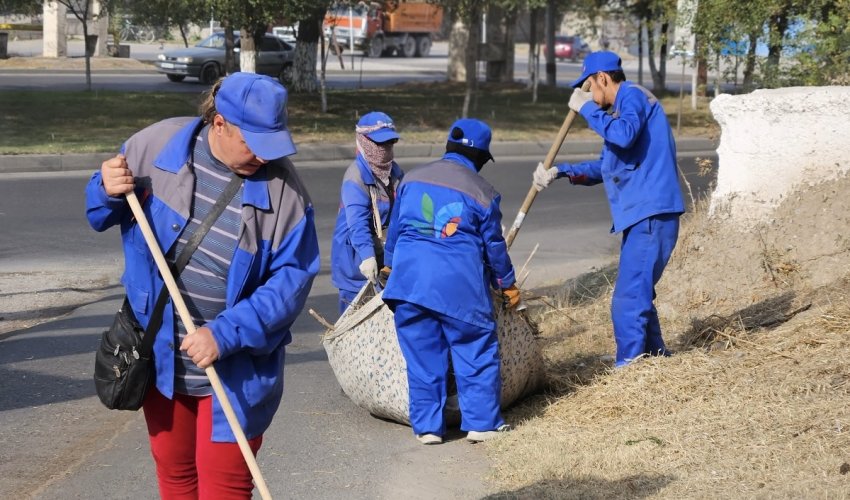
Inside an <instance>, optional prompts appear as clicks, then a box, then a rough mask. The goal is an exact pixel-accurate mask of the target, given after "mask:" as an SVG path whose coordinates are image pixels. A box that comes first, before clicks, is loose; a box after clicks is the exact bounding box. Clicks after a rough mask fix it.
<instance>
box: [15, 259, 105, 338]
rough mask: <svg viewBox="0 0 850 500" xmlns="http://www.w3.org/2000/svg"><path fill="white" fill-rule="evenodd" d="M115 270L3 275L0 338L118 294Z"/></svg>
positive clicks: (98, 269)
mask: <svg viewBox="0 0 850 500" xmlns="http://www.w3.org/2000/svg"><path fill="white" fill-rule="evenodd" d="M117 282H118V271H116V270H115V269H114V266H112V267H104V268H89V269H77V270H76V272H74V273H69V272H68V271H67V270H53V271H34V272H0V338H3V336H4V335H7V334H10V333H12V332H16V331H19V330H23V329H25V328H29V327H32V326H35V325H38V324H40V323H44V322H47V321H51V320H53V319H56V318H60V317H62V316H64V315H66V314H68V313H70V312H71V311H73V310H74V309H76V308H78V307H80V306H82V305H85V304H90V303H92V302H95V301H97V300H98V299H100V298H102V297H103V296H105V295H106V294H107V293H109V292H110V290H111V291H112V293H116V292H115V289H116V285H115V283H117Z"/></svg>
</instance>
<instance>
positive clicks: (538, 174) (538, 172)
mask: <svg viewBox="0 0 850 500" xmlns="http://www.w3.org/2000/svg"><path fill="white" fill-rule="evenodd" d="M556 177H558V169H557V168H555V167H554V166H553V167H552V168H548V169H547V168H546V167H544V166H543V162H542V161H541V162H540V163H538V164H537V168H536V169H534V176H533V177H532V180H531V183H532V184H533V185H534V189H536V190H537V191H538V192H540V191H543V190H544V189H546V187H547V186H549V184H551V183H552V181H554V180H555V178H556Z"/></svg>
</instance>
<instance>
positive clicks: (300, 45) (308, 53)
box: [290, 7, 325, 94]
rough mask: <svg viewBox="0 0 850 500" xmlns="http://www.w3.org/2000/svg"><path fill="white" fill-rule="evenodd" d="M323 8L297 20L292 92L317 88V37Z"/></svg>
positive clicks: (320, 34) (323, 14)
mask: <svg viewBox="0 0 850 500" xmlns="http://www.w3.org/2000/svg"><path fill="white" fill-rule="evenodd" d="M324 16H325V9H324V7H322V8H316V10H314V11H313V12H311V14H310V17H309V18H307V19H302V20H299V21H298V35H297V38H296V43H295V63H294V64H293V67H292V84H291V85H290V90H292V91H293V92H304V93H310V94H312V93H314V92H317V91H318V90H319V85H318V78H317V75H316V62H317V61H318V52H319V37H321V36H322V20H323V19H324Z"/></svg>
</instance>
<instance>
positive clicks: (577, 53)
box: [555, 35, 590, 62]
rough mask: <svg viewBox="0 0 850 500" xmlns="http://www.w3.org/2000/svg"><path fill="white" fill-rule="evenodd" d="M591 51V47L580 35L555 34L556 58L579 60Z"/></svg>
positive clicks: (560, 59)
mask: <svg viewBox="0 0 850 500" xmlns="http://www.w3.org/2000/svg"><path fill="white" fill-rule="evenodd" d="M589 53H590V47H588V45H587V43H585V42H584V41H583V40H582V39H581V37H578V36H564V35H556V36H555V59H557V60H559V61H565V60H570V61H572V62H577V61H579V60H580V59H584V57H585V56H586V55H587V54H589Z"/></svg>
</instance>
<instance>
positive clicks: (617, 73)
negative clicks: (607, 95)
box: [602, 69, 626, 83]
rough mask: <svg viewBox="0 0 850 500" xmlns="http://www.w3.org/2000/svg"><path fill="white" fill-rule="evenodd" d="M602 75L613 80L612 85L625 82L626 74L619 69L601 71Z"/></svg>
mask: <svg viewBox="0 0 850 500" xmlns="http://www.w3.org/2000/svg"><path fill="white" fill-rule="evenodd" d="M602 73H607V74H608V76H610V77H611V79H612V80H614V83H620V82H624V81H626V73H625V72H624V71H623V70H621V69H615V70H613V71H602Z"/></svg>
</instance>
